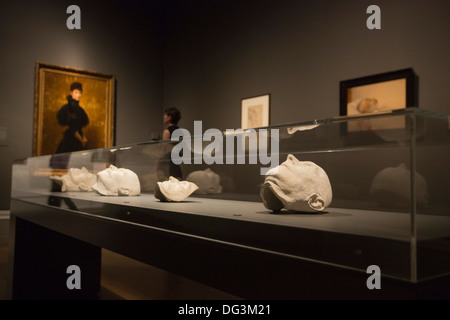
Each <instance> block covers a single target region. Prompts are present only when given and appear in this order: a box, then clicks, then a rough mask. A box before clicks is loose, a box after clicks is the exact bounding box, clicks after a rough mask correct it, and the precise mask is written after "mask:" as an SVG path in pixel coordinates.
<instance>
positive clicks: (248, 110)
mask: <svg viewBox="0 0 450 320" xmlns="http://www.w3.org/2000/svg"><path fill="white" fill-rule="evenodd" d="M269 112H270V94H265V95H261V96H256V97H250V98H244V99H241V128H242V129H244V130H245V129H252V128H261V127H267V126H269V123H270V113H269Z"/></svg>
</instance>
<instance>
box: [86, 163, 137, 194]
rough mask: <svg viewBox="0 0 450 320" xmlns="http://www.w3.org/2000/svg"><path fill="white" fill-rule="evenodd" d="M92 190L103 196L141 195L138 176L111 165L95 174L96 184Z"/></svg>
mask: <svg viewBox="0 0 450 320" xmlns="http://www.w3.org/2000/svg"><path fill="white" fill-rule="evenodd" d="M92 189H94V190H95V191H97V192H98V193H100V194H101V195H104V196H138V195H139V194H140V193H141V185H140V183H139V178H138V176H137V175H136V174H135V173H134V172H133V171H131V170H129V169H124V168H120V169H119V168H117V167H115V166H113V165H111V166H109V168H107V169H105V170H102V171H100V172H99V173H97V183H96V184H95V185H94V186H93V187H92Z"/></svg>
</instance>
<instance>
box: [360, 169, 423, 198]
mask: <svg viewBox="0 0 450 320" xmlns="http://www.w3.org/2000/svg"><path fill="white" fill-rule="evenodd" d="M414 180H415V186H416V203H417V205H418V206H419V207H424V206H426V205H427V204H428V199H429V193H428V184H427V181H426V180H425V178H424V177H423V176H421V175H420V174H419V173H417V172H416V173H415V175H414ZM369 193H370V196H371V197H372V199H374V200H376V201H377V202H378V203H379V204H381V205H382V206H398V205H400V206H402V205H409V204H410V203H411V201H412V199H411V171H410V170H409V169H408V168H407V166H406V164H404V163H401V164H399V165H398V166H397V167H387V168H384V169H383V170H381V171H379V172H378V173H377V174H376V175H375V178H374V179H373V181H372V185H371V186H370V191H369Z"/></svg>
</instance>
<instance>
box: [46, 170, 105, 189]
mask: <svg viewBox="0 0 450 320" xmlns="http://www.w3.org/2000/svg"><path fill="white" fill-rule="evenodd" d="M50 179H52V180H53V181H54V182H56V183H58V184H59V185H61V191H62V192H66V191H92V186H93V185H94V184H95V183H96V182H97V176H96V175H95V174H93V173H91V172H89V171H88V170H87V169H86V168H85V167H83V168H81V169H78V168H70V169H69V170H68V172H67V174H65V175H63V176H51V177H50Z"/></svg>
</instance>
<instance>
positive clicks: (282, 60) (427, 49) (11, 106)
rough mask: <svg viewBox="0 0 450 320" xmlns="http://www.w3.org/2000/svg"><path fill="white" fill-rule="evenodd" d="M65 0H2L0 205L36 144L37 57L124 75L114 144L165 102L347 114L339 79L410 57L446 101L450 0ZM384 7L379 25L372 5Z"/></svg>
mask: <svg viewBox="0 0 450 320" xmlns="http://www.w3.org/2000/svg"><path fill="white" fill-rule="evenodd" d="M74 3H76V4H77V5H79V6H80V7H81V11H82V30H76V31H75V30H73V31H70V30H67V29H66V27H65V23H66V19H67V17H68V15H67V14H66V13H65V11H66V8H67V6H69V5H70V4H73V3H72V2H68V1H57V0H45V1H16V2H14V3H8V4H5V3H4V1H3V2H1V3H0V41H1V48H2V50H1V51H0V66H1V69H0V70H1V74H2V77H1V78H0V127H6V128H7V134H8V138H7V142H8V145H7V146H0V166H1V170H0V183H1V184H2V186H3V187H2V189H1V191H0V209H7V208H8V207H9V196H10V190H9V184H10V178H11V177H10V175H11V163H12V161H13V159H17V158H24V157H29V156H31V153H32V141H33V139H32V138H33V137H32V131H33V101H34V67H35V62H36V61H41V62H45V63H50V64H57V65H66V66H72V67H78V68H82V69H87V70H93V71H98V72H102V73H112V74H114V75H115V76H116V78H117V103H116V105H117V123H116V144H119V145H120V144H128V143H133V142H139V141H144V140H149V139H150V138H152V132H153V133H155V134H157V133H159V132H160V131H161V130H162V124H161V116H162V110H163V109H164V108H167V107H172V106H175V107H179V108H180V109H181V111H182V114H183V119H182V121H181V123H180V124H181V125H182V126H184V127H186V128H188V129H190V130H192V128H193V121H194V120H203V121H204V124H203V125H204V130H205V129H206V128H219V129H226V128H238V127H239V126H240V100H241V99H242V98H245V97H250V96H255V95H260V94H265V93H270V94H271V124H281V123H286V122H295V121H305V120H311V119H320V118H327V117H333V116H337V115H339V82H340V81H341V80H346V79H352V78H356V77H360V76H365V75H371V74H377V73H381V72H388V71H392V70H398V69H403V68H409V67H413V68H414V69H415V71H416V73H417V74H418V75H419V77H420V80H419V81H420V84H419V86H420V88H419V89H420V90H419V106H420V107H422V108H425V109H428V110H431V111H437V112H441V113H446V114H448V113H449V111H450V110H449V104H448V101H449V93H448V89H449V87H450V78H449V77H448V70H450V59H448V57H449V56H450V43H449V41H448V39H450V2H449V1H448V0H389V1H386V0H377V1H376V2H372V1H365V0H345V1H330V0H328V1H324V0H314V1H313V0H270V1H269V0H244V1H230V0H184V1H183V0H154V1H145V2H144V1H137V0H133V1H126V2H125V1H106V0H101V1H86V0H82V1H78V0H77V1H76V2H74ZM373 3H375V4H377V5H379V6H380V7H381V20H382V29H381V30H368V29H367V28H366V20H367V17H368V14H366V9H367V7H368V6H369V5H371V4H373Z"/></svg>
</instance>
